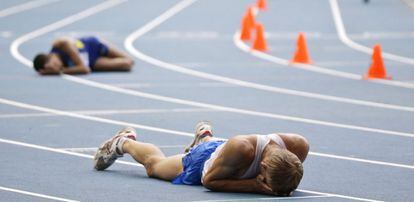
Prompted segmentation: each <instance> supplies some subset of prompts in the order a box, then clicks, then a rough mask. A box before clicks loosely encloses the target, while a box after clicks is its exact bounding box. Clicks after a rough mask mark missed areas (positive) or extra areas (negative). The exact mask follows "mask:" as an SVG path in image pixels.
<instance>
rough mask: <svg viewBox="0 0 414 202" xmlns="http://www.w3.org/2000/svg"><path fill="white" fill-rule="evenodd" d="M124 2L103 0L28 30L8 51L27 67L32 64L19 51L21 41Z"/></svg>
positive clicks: (123, 0)
mask: <svg viewBox="0 0 414 202" xmlns="http://www.w3.org/2000/svg"><path fill="white" fill-rule="evenodd" d="M124 2H126V0H110V1H105V2H103V3H101V4H98V5H96V6H94V7H91V8H89V9H86V10H84V11H82V12H80V13H77V14H75V15H72V16H69V17H66V18H64V19H62V20H59V21H57V22H55V23H52V24H50V25H47V26H45V27H42V28H40V29H37V30H35V31H33V32H30V33H29V34H26V35H23V36H21V37H19V38H18V39H16V40H15V41H13V43H12V45H11V46H10V52H11V54H12V55H13V57H15V58H16V59H17V60H18V61H20V62H21V63H23V64H25V65H26V66H28V67H32V65H33V64H32V61H31V60H29V59H27V58H25V57H24V56H23V55H21V54H20V53H19V46H20V45H21V44H22V43H24V42H26V41H29V40H31V39H33V38H36V37H38V36H41V35H43V34H46V33H48V32H51V31H53V30H56V29H59V28H62V27H64V26H66V25H69V24H72V23H74V22H76V21H78V20H81V19H84V18H86V17H89V16H91V15H93V14H96V13H98V12H101V11H103V10H106V9H108V8H111V7H114V6H116V5H118V4H121V3H124Z"/></svg>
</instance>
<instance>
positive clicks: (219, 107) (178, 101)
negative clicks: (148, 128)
mask: <svg viewBox="0 0 414 202" xmlns="http://www.w3.org/2000/svg"><path fill="white" fill-rule="evenodd" d="M62 77H63V78H65V79H67V80H71V81H74V82H77V83H82V84H84V85H88V86H91V87H96V88H101V89H105V90H109V91H113V92H119V93H124V94H128V95H134V96H138V97H144V98H148V99H154V100H159V101H165V102H171V103H176V104H183V105H189V106H193V107H204V108H208V109H214V110H218V111H226V112H232V113H238V114H245V115H251V116H258V117H266V118H272V119H279V120H287V121H293V122H300V123H308V124H314V125H322V126H329V127H335V128H345V129H351V130H359V131H365V132H373V133H381V134H386V135H393V136H401V137H411V138H412V137H414V134H413V133H408V132H399V131H391V130H383V129H377V128H370V127H363V126H356V125H349V124H341V123H335V122H328V121H321V120H316V119H306V118H300V117H294V116H286V115H280V114H273V113H267V112H259V111H252V110H245V109H240V108H233V107H226V106H222V105H214V104H208V103H202V102H195V101H191V100H184V99H178V98H173V97H166V96H161V95H155V94H150V93H145V92H141V91H136V90H129V89H123V88H118V87H115V86H111V85H106V84H103V83H98V82H94V81H90V80H86V79H82V78H78V77H74V76H69V75H63V76H62Z"/></svg>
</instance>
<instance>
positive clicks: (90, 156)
mask: <svg viewBox="0 0 414 202" xmlns="http://www.w3.org/2000/svg"><path fill="white" fill-rule="evenodd" d="M0 142H2V143H6V144H12V145H17V146H22V147H28V148H32V149H38V150H43V151H49V152H54V153H59V154H66V155H70V156H77V157H82V158H88V159H93V158H94V156H93V155H88V154H81V153H76V152H71V151H65V150H61V149H55V148H51V147H46V146H41V145H36V144H30V143H25V142H19V141H14V140H8V139H3V138H0ZM115 163H119V164H123V165H129V166H137V167H144V166H143V165H141V164H138V163H132V162H128V161H121V160H117V161H116V162H115Z"/></svg>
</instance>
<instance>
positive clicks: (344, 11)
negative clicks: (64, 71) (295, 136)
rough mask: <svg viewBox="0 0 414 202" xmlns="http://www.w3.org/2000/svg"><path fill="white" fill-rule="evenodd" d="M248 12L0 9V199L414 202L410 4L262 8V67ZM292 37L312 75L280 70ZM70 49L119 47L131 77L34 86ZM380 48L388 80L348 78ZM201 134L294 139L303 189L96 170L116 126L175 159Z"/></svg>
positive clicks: (87, 6)
mask: <svg viewBox="0 0 414 202" xmlns="http://www.w3.org/2000/svg"><path fill="white" fill-rule="evenodd" d="M407 2H408V3H407ZM252 3H254V2H253V1H251V0H248V1H247V0H246V1H218V0H209V1H206V0H205V1H202V0H199V1H191V0H184V1H167V0H163V1H161V0H158V1H138V0H134V1H115V0H114V1H95V0H90V1H68V0H60V1H57V0H35V1H21V0H13V1H11V0H10V1H2V3H1V4H0V46H1V49H0V59H1V68H0V86H1V88H0V123H1V124H0V145H1V146H0V152H1V153H2V155H1V157H0V164H1V166H0V172H1V174H0V199H1V200H2V201H44V200H63V201H70V200H74V201H121V200H128V201H132V200H136V201H203V200H204V201H206V200H209V201H217V200H218V201H221V200H224V201H232V200H234V201H239V200H251V201H256V200H293V201H301V200H303V201H348V200H362V201H374V200H380V201H412V200H414V197H413V196H412V190H413V188H412V187H413V182H414V149H413V148H414V147H413V145H414V141H413V137H414V125H413V122H414V114H413V112H414V102H413V101H414V89H413V86H414V63H413V62H412V61H413V59H414V54H413V53H414V30H413V29H412V28H413V27H414V21H413V20H412V19H413V18H414V9H413V8H412V7H411V6H412V4H413V3H412V1H410V0H407V1H398V0H376V1H371V2H370V3H369V4H363V2H362V1H359V0H347V1H345V0H339V1H338V2H337V1H335V0H331V1H328V0H317V1H316V0H314V1H303V0H302V1H301V0H278V1H276V0H275V1H268V8H267V10H266V11H261V12H260V13H259V14H258V15H257V16H256V17H257V20H258V21H260V22H262V23H263V24H264V26H265V31H266V34H267V35H266V36H267V42H268V45H269V48H270V50H269V51H268V52H266V53H265V54H261V53H257V52H252V51H250V50H249V48H248V46H249V44H245V43H243V42H241V41H239V40H238V38H237V37H235V38H234V36H235V33H237V32H238V30H239V26H240V20H241V18H242V15H243V14H244V12H245V10H246V8H247V6H249V5H251V4H252ZM338 12H339V13H338ZM338 14H339V16H340V17H339V18H340V19H339V18H338ZM341 27H342V28H344V30H341ZM298 32H304V33H305V34H306V36H307V42H308V48H309V52H310V55H311V57H312V60H313V62H314V63H313V64H312V66H292V65H288V60H290V58H292V53H293V52H294V49H295V43H296V42H295V40H296V36H297V33H298ZM81 35H97V36H100V37H101V38H104V39H106V40H108V41H110V42H111V43H113V44H114V45H115V46H117V47H120V48H122V49H123V50H124V51H126V52H127V53H129V54H130V55H131V56H132V57H134V59H135V62H136V64H135V69H134V70H133V71H132V72H130V73H94V74H89V75H86V76H76V77H72V76H67V75H64V76H48V77H41V76H38V75H37V74H36V73H35V72H34V71H33V70H32V69H31V68H29V66H30V60H31V59H32V58H33V57H34V55H35V54H36V53H37V52H39V51H48V50H49V48H50V42H51V40H52V39H53V38H56V37H59V36H73V37H76V36H81ZM375 43H380V44H381V45H382V47H383V51H384V52H386V53H384V58H385V65H386V67H387V71H388V74H389V75H391V76H392V77H393V80H391V81H367V80H362V79H359V78H355V77H358V76H362V75H364V74H365V73H366V71H367V68H368V67H369V64H370V57H371V56H370V52H369V51H366V49H368V50H369V48H370V47H372V46H373V45H374V44H375ZM361 46H363V47H366V49H364V48H361ZM246 47H247V52H246V51H245V49H246ZM364 50H365V52H364ZM387 54H388V55H387ZM269 58H270V59H269ZM330 70H335V71H330ZM327 71H328V72H330V73H326V72H327ZM332 72H333V73H332ZM343 75H347V76H343ZM355 75H357V76H355ZM199 120H210V121H212V122H213V124H214V132H215V134H216V136H218V137H222V138H229V137H231V136H233V135H236V134H251V133H261V134H266V133H272V132H293V133H299V134H302V135H304V136H305V137H306V138H308V140H309V141H310V144H311V153H310V155H309V157H308V159H307V160H306V162H305V164H304V167H305V175H304V178H303V180H302V182H301V184H300V187H299V190H298V191H296V192H295V193H294V195H293V197H289V198H277V197H271V196H263V195H256V194H238V193H216V192H210V191H208V190H207V189H205V188H203V187H201V186H176V185H172V184H171V183H168V182H164V181H160V180H156V179H149V178H147V177H146V173H145V170H144V169H143V167H142V166H140V165H138V164H135V163H132V162H133V161H132V159H131V158H128V157H126V158H123V159H120V160H121V161H118V162H119V163H117V164H114V165H113V166H112V167H110V168H109V169H108V170H107V171H104V172H97V171H94V170H93V169H92V159H91V158H92V155H93V153H94V151H95V149H96V147H97V146H98V145H100V144H101V143H102V142H103V141H104V140H106V139H107V138H109V137H111V136H112V135H113V134H114V133H116V131H117V130H119V129H120V128H122V126H124V125H132V126H134V127H135V128H136V129H137V131H138V139H139V140H142V141H145V142H150V143H153V144H156V145H158V146H160V147H161V148H162V149H163V151H165V152H166V154H175V153H178V152H182V151H183V148H184V147H185V145H186V144H188V143H189V142H190V141H191V140H192V131H193V127H194V125H195V124H196V123H197V122H198V121H199Z"/></svg>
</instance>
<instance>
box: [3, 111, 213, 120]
mask: <svg viewBox="0 0 414 202" xmlns="http://www.w3.org/2000/svg"><path fill="white" fill-rule="evenodd" d="M216 111H217V110H212V109H206V108H175V109H127V110H87V111H86V110H82V111H68V112H73V113H77V114H84V115H119V114H158V113H162V114H164V113H194V112H216ZM48 116H57V115H56V114H49V113H13V114H0V119H1V118H3V119H4V118H29V117H48Z"/></svg>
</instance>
